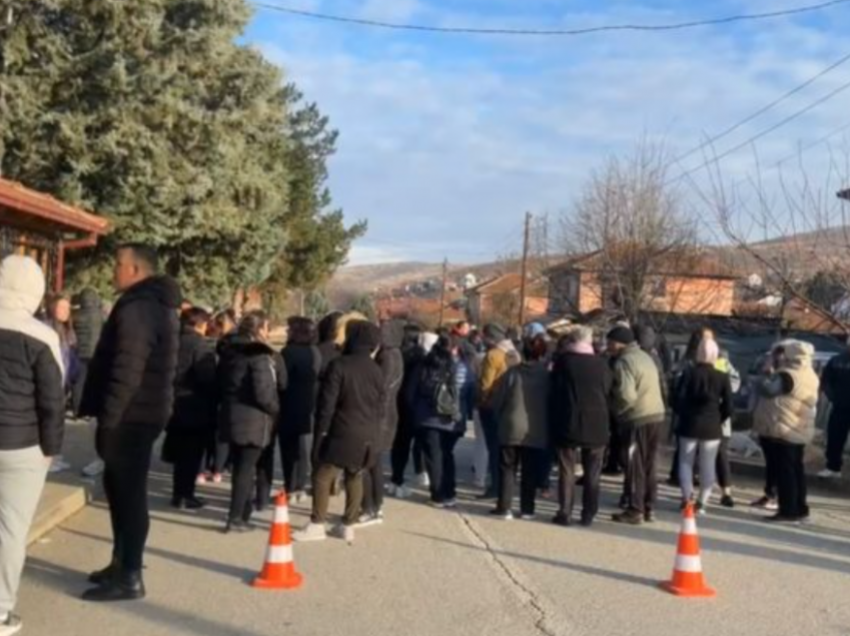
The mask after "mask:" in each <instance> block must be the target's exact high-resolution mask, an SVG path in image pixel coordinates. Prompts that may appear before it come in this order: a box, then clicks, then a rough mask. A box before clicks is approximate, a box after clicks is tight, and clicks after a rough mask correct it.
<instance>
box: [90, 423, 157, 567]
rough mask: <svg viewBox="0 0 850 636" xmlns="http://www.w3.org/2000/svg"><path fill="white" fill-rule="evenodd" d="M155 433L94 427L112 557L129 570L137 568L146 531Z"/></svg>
mask: <svg viewBox="0 0 850 636" xmlns="http://www.w3.org/2000/svg"><path fill="white" fill-rule="evenodd" d="M157 437H158V432H154V431H150V430H144V429H131V428H117V429H112V430H103V429H100V428H99V429H98V431H97V438H96V439H97V442H96V443H97V450H98V454H99V455H100V457H101V459H103V462H104V470H103V491H104V493H105V494H106V501H107V503H108V504H109V520H110V522H111V524H112V537H113V549H112V558H113V561H115V562H116V563H119V564H121V567H122V568H124V570H126V571H129V572H138V571H141V569H142V566H143V561H144V552H145V544H146V543H147V540H148V532H149V531H150V514H149V511H148V473H149V472H150V466H151V453H152V451H153V444H154V442H155V441H156V438H157Z"/></svg>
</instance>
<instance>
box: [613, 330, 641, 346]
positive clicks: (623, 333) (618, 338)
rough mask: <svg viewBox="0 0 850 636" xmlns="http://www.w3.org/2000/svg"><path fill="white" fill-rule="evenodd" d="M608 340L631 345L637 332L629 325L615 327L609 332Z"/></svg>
mask: <svg viewBox="0 0 850 636" xmlns="http://www.w3.org/2000/svg"><path fill="white" fill-rule="evenodd" d="M608 341H609V342H617V343H619V344H624V345H630V344H634V342H635V332H634V331H632V330H631V329H630V328H629V327H614V328H613V329H612V330H611V331H609V332H608Z"/></svg>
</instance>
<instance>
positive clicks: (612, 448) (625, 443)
mask: <svg viewBox="0 0 850 636" xmlns="http://www.w3.org/2000/svg"><path fill="white" fill-rule="evenodd" d="M610 429H611V438H610V440H609V441H608V449H607V454H606V459H605V468H604V470H605V472H608V473H620V472H625V471H626V469H627V468H628V466H629V442H630V433H629V431H628V430H623V427H621V426H617V425H616V424H615V423H614V422H613V421H612V422H611V426H610Z"/></svg>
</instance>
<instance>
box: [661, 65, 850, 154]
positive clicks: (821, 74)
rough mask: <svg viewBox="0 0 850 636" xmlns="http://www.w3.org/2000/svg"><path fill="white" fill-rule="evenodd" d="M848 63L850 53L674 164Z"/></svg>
mask: <svg viewBox="0 0 850 636" xmlns="http://www.w3.org/2000/svg"><path fill="white" fill-rule="evenodd" d="M847 62H850V53H848V54H847V55H845V56H844V57H842V58H841V59H839V60H837V61H836V62H834V63H832V64H830V65H829V66H827V67H826V68H825V69H823V70H822V71H820V72H818V73H816V74H815V75H813V76H811V77H810V78H808V79H807V80H806V81H805V82H803V83H802V84H798V85H797V86H795V87H794V88H792V89H791V90H789V91H787V92H786V93H783V94H782V95H780V96H779V97H777V98H776V99H774V100H773V101H772V102H770V103H769V104H767V105H765V106H762V107H761V108H759V109H758V110H757V111H755V112H754V113H752V114H750V115H748V116H747V117H745V118H744V119H741V120H740V121H738V122H737V123H735V124H733V125H732V126H729V127H728V128H726V129H725V130H724V131H722V132H720V133H718V134H716V135H714V136H712V137H710V138H709V139H706V140H705V141H703V142H702V143H700V144H699V145H698V146H696V147H694V148H692V149H691V150H689V151H687V152H686V153H684V154H682V155H679V156H678V157H676V158H675V159H674V160H673V163H676V164H677V163H681V162H682V161H684V160H685V159H687V158H689V157H691V156H693V155H695V154H696V153H698V152H700V151H702V150H705V149H706V148H708V147H709V146H712V145H714V144H715V143H717V142H718V141H720V140H721V139H725V138H726V137H728V136H729V135H731V134H732V133H733V132H735V131H736V130H739V129H741V128H743V127H744V126H746V125H747V124H749V123H750V122H752V121H754V120H756V119H758V118H759V117H761V116H762V115H764V114H766V113H768V112H770V111H771V110H773V109H774V108H776V107H777V106H778V105H779V104H781V103H782V102H784V101H786V100H787V99H789V98H791V97H793V96H794V95H796V94H798V93H800V92H802V91H803V90H805V89H806V88H808V87H809V86H811V85H812V84H814V83H815V82H816V81H818V80H819V79H821V78H823V77H825V76H827V75H829V74H830V73H831V72H832V71H834V70H835V69H837V68H839V67H841V66H843V65H844V64H846V63H847Z"/></svg>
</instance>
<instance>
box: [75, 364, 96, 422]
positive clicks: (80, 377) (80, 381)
mask: <svg viewBox="0 0 850 636" xmlns="http://www.w3.org/2000/svg"><path fill="white" fill-rule="evenodd" d="M78 362H79V365H80V366H79V371H78V373H77V377H76V379H75V380H74V385H73V386H72V387H71V405H72V408H73V409H74V415H79V414H80V404H81V403H82V401H83V389H85V386H86V378H87V377H88V375H89V364H90V363H91V360H85V359H82V358H80V359H79V360H78Z"/></svg>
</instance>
